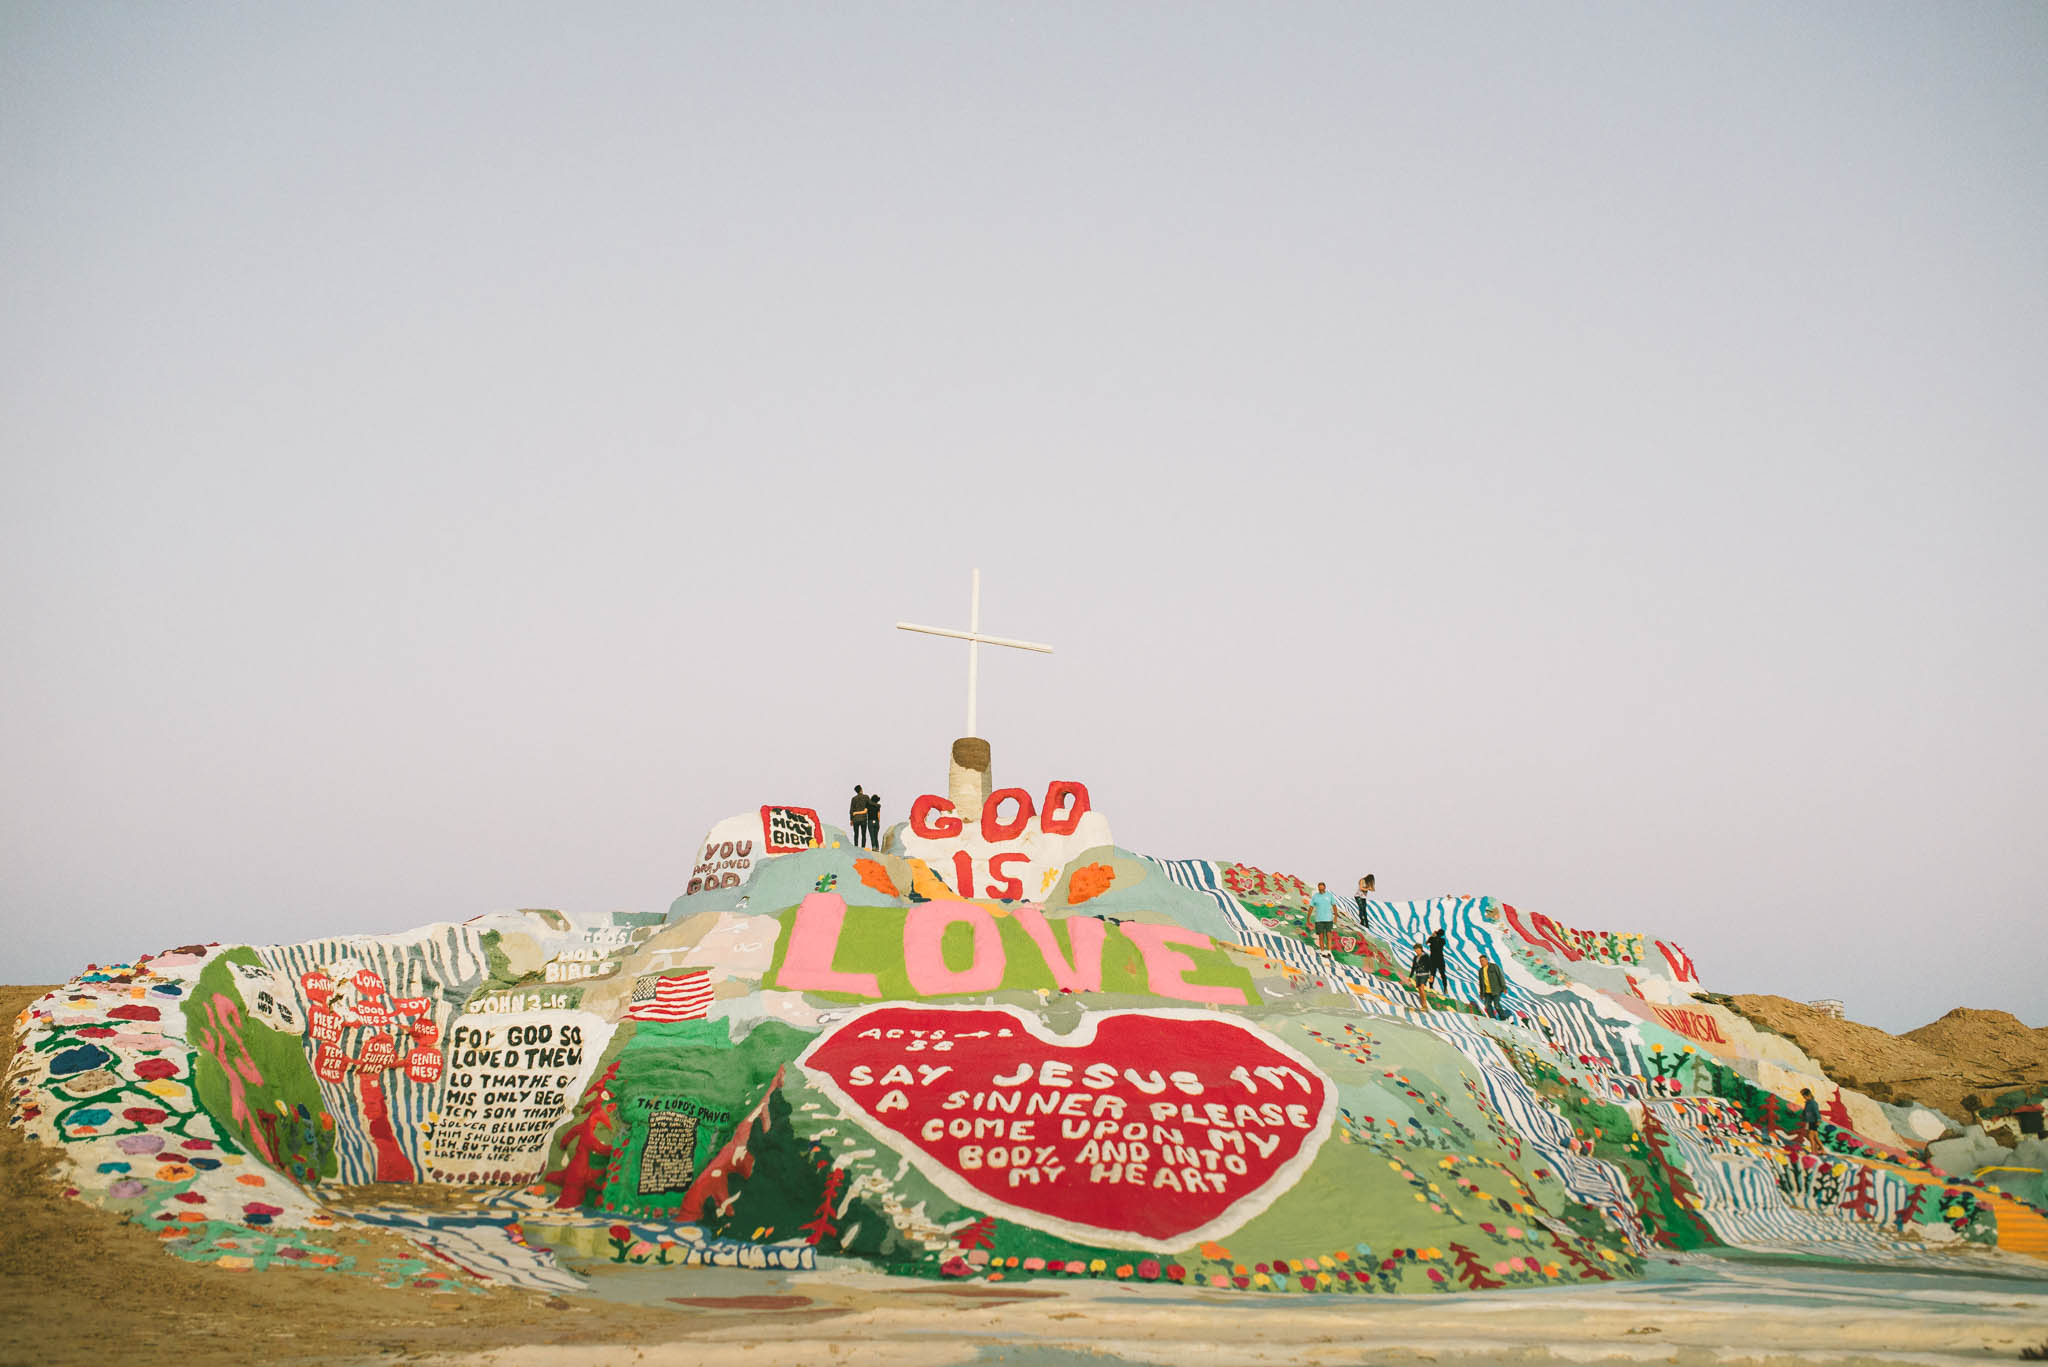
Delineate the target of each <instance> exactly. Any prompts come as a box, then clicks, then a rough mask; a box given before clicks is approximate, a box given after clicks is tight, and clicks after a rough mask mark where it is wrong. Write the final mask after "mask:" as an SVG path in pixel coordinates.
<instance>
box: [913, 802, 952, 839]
mask: <svg viewBox="0 0 2048 1367" xmlns="http://www.w3.org/2000/svg"><path fill="white" fill-rule="evenodd" d="M952 810H953V799H951V798H949V797H936V796H934V795H933V794H931V793H926V794H925V795H924V796H923V797H921V798H919V799H918V800H917V801H915V802H913V803H911V804H910V829H911V831H912V832H913V833H914V834H917V835H921V836H923V837H924V838H925V839H926V840H950V839H951V838H952V837H954V836H956V835H958V834H960V818H959V817H957V816H942V817H940V818H939V819H938V820H936V821H934V820H932V813H933V812H950V811H952Z"/></svg>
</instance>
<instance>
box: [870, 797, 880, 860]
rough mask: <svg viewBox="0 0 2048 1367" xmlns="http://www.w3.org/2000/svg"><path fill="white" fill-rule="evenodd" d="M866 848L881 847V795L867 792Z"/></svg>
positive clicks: (874, 848)
mask: <svg viewBox="0 0 2048 1367" xmlns="http://www.w3.org/2000/svg"><path fill="white" fill-rule="evenodd" d="M868 848H869V849H871V850H879V849H881V848H882V795H881V794H880V793H869V794H868Z"/></svg>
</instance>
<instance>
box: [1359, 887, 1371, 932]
mask: <svg viewBox="0 0 2048 1367" xmlns="http://www.w3.org/2000/svg"><path fill="white" fill-rule="evenodd" d="M1372 894H1373V881H1372V875H1371V874H1369V873H1368V874H1367V875H1366V876H1365V877H1363V878H1361V879H1359V880H1358V924H1359V925H1361V926H1363V927H1364V928H1365V929H1367V930H1371V929H1372V919H1371V917H1369V916H1368V915H1367V914H1366V910H1365V904H1366V903H1367V902H1370V901H1371V900H1372Z"/></svg>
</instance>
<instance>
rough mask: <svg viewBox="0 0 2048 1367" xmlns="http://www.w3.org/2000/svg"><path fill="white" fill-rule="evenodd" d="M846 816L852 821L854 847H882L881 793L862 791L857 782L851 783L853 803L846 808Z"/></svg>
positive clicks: (873, 848) (864, 848) (869, 848)
mask: <svg viewBox="0 0 2048 1367" xmlns="http://www.w3.org/2000/svg"><path fill="white" fill-rule="evenodd" d="M846 815H847V818H848V819H849V820H850V821H852V822H853V843H854V846H855V848H857V849H863V850H879V849H881V848H882V795H881V794H880V793H864V792H862V791H861V789H860V785H859V784H858V783H856V784H854V785H853V803H852V805H851V806H850V807H848V809H847V813H846Z"/></svg>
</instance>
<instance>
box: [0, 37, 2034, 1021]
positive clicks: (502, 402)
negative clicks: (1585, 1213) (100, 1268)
mask: <svg viewBox="0 0 2048 1367" xmlns="http://www.w3.org/2000/svg"><path fill="white" fill-rule="evenodd" d="M0 15H4V20H0V269H4V272H5V276H4V279H5V287H6V289H5V300H6V303H5V307H4V309H0V442H4V446H0V633H4V635H0V639H4V641H5V643H6V646H5V649H4V651H0V772H4V775H5V779H4V784H0V923H4V926H5V928H6V932H7V939H6V942H5V948H4V949H0V979H5V980H7V981H15V982H21V981H50V980H54V979H58V978H60V977H63V976H65V975H68V974H69V973H71V972H73V971H76V970H78V969H79V968H81V967H82V966H83V965H84V964H85V963H86V962H87V961H89V960H97V961H108V960H113V959H124V958H129V957H132V956H133V955H134V954H136V953H138V952H143V951H151V950H158V949H162V948H165V947H168V946H172V945H177V944H181V943H186V942H190V941H196V940H215V939H218V940H223V941H231V942H232V941H240V940H252V941H257V942H263V941H277V940H294V939H303V938H307V937H311V936H314V935H317V934H327V933H336V932H341V931H387V930H396V929H400V928H403V927H408V926H412V925H417V924H421V923H424V922H427V921H431V920H438V919H451V918H453V919H461V918H465V917H468V916H472V915H476V914H478V913H481V912H484V911H488V910H492V909H496V908H501V907H507V906H560V907H567V908H573V909H577V910H580V911H590V912H595V911H605V910H611V909H615V908H617V909H634V910H649V909H660V908H665V907H666V906H667V905H668V903H669V901H670V900H671V899H672V898H673V897H674V896H676V895H677V894H678V893H680V892H681V891H682V888H683V885H684V883H685V881H686V879H687V875H688V869H689V864H690V855H691V851H692V847H693V845H694V843H695V841H696V840H697V839H698V837H699V836H700V835H701V834H702V832H703V831H704V829H705V828H706V827H707V826H708V825H709V824H710V823H711V822H713V821H714V820H716V819H718V818H719V817H722V816H725V815H728V814H731V813H734V812H738V811H741V810H745V809H748V808H751V807H754V806H758V805H759V804H761V803H763V802H802V803H808V804H811V805H815V806H817V807H819V808H820V809H821V810H823V811H824V812H826V814H827V815H828V816H832V817H835V818H836V819H838V820H841V821H843V820H844V812H845V797H846V794H847V793H848V791H849V790H850V788H851V786H852V785H853V784H854V783H856V782H860V783H865V784H867V785H868V786H869V787H870V788H879V789H880V790H881V791H882V793H883V794H884V799H885V803H886V813H885V815H886V819H888V820H892V821H893V820H895V819H897V818H899V817H901V816H902V815H903V813H904V811H905V809H906V808H907V806H908V804H909V801H910V799H911V798H912V797H914V796H915V795H916V794H918V793H920V792H927V791H944V781H945V760H946V747H947V744H948V742H950V741H951V739H952V738H953V737H954V736H955V735H957V734H959V732H960V730H961V729H962V723H963V715H962V713H963V710H964V709H963V698H962V694H963V677H964V672H965V661H964V659H963V658H962V657H963V656H964V653H965V648H964V647H962V646H959V645H957V644H955V643H951V642H945V641H940V640H935V639H932V638H929V637H919V636H911V635H907V634H905V633H901V632H897V631H895V630H893V629H892V626H891V624H892V623H893V622H895V621H896V620H898V619H899V618H902V619H908V620H911V621H924V622H933V623H936V624H939V625H964V620H965V617H966V610H967V601H966V600H967V579H968V570H969V569H970V568H971V567H972V566H974V565H976V564H979V565H980V566H981V567H982V569H983V571H984V577H985V589H984V602H983V607H984V627H985V629H987V630H990V631H993V632H996V633H999V634H1005V635H1012V636H1021V637H1024V638H1027V639H1036V640H1045V641H1050V642H1052V643H1053V644H1054V645H1056V646H1057V647H1058V653H1057V654H1055V655H1052V656H1050V657H1045V656H1035V655H1023V654H1019V653H1016V652H987V651H985V652H984V655H983V669H982V673H983V692H982V725H981V728H980V729H981V731H982V734H984V735H986V736H987V737H988V738H989V739H990V741H991V742H992V744H993V745H994V748H995V761H996V773H997V778H998V780H999V781H1003V782H1010V783H1018V784H1022V785H1024V786H1027V787H1029V788H1031V789H1033V790H1034V791H1037V790H1039V789H1041V788H1042V787H1043V785H1044V783H1045V781H1046V780H1047V779H1051V778H1077V779H1081V780H1084V781H1086V782H1087V783H1088V784H1089V785H1090V787H1091V789H1092V791H1093V794H1094V798H1095V802H1096V805H1097V806H1098V807H1099V808H1100V809H1102V810H1103V811H1104V812H1105V813H1106V814H1107V815H1108V817H1109V819H1110V821H1111V823H1112V825H1113V827H1114V829H1115V831H1116V833H1117V836H1118V839H1119V841H1120V843H1122V844H1124V845H1126V846H1129V847H1131V848H1134V849H1137V850H1141V851H1144V852H1147V853H1152V854H1158V855H1164V856H1194V855H1199V856H1207V857H1214V858H1234V859H1242V860H1246V861H1248V862H1252V863H1256V864H1259V865H1261V866H1262V867H1266V868H1269V869H1271V868H1277V869H1281V870H1285V871H1289V872H1293V873H1298V874H1300V875H1302V876H1303V877H1306V878H1310V879H1317V878H1323V879H1328V880H1330V881H1332V882H1333V883H1337V884H1340V885H1342V886H1349V885H1350V883H1351V882H1352V881H1353V880H1355V879H1356V877H1357V876H1358V875H1359V874H1360V873H1363V872H1365V871H1366V870H1368V869H1370V870H1373V871H1375V872H1376V873H1377V874H1378V875H1379V885H1380V888H1381V889H1382V892H1383V894H1384V895H1387V896H1391V897H1397V898H1400V897H1423V896H1431V895H1436V894H1441V893H1446V892H1461V893H1492V894H1495V895H1497V896H1500V897H1503V898H1505V899H1506V900H1508V901H1511V902H1513V903H1515V904H1516V905H1518V906H1521V907H1524V908H1526V909H1530V910H1536V911H1543V912H1546V913H1548V914H1550V915H1552V916H1555V917H1557V918H1558V919H1560V920H1563V921H1566V922H1569V923H1572V924H1575V925H1581V926H1588V927H1613V928H1632V929H1643V930H1649V931H1652V932H1655V933H1658V934H1662V935H1665V936H1667V937H1670V938H1675V939H1676V940H1678V941H1679V942H1681V943H1683V944H1684V945H1686V946H1687V947H1688V948H1689V949H1690V950H1691V951H1692V954H1693V956H1694V958H1695V960H1696V961H1697V962H1698V964H1699V967H1700V970H1701V973H1702V975H1703V977H1704V978H1705V979H1706V982H1707V985H1708V986H1709V987H1712V988H1715V989H1717V990H1721V991H1730V992H1742V991H1763V992H1782V993H1786V994H1789V995H1791V996H1795V997H1801V998H1812V997H1820V996H1837V997H1841V998H1844V999H1845V1000H1846V1001H1847V1002H1848V1005H1849V1010H1850V1014H1852V1015H1853V1016H1857V1017H1859V1018H1861V1019H1864V1020H1868V1021H1871V1022H1873V1023H1876V1024H1880V1025H1884V1026H1887V1027H1891V1028H1894V1029H1900V1028H1906V1027H1910V1026H1914V1025H1919V1024H1921V1023H1923V1022H1925V1021H1927V1020H1929V1019H1932V1018H1933V1017H1934V1016H1936V1015H1938V1014H1940V1013H1941V1012H1943V1011H1945V1010H1947V1009H1948V1008H1949V1007H1952V1006H1957V1005H1970V1006H1984V1007H2001V1008H2004V1009H2007V1010H2011V1011H2014V1012H2015V1013H2017V1014H2019V1015H2020V1016H2021V1017H2022V1018H2023V1019H2025V1020H2027V1021H2028V1022H2029V1023H2030V1024H2044V1023H2048V983H2044V971H2043V963H2044V959H2048V952H2044V951H2048V918H2044V910H2048V907H2044V900H2048V899H2044V896H2043V882H2044V874H2048V868H2044V864H2048V859H2044V850H2048V836H2044V826H2048V725H2044V717H2043V710H2044V709H2043V697H2044V692H2048V572H2044V570H2048V567H2044V559H2048V554H2044V533H2043V525H2044V523H2043V517H2044V513H2048V508H2044V502H2048V458H2044V457H2048V437H2044V433H2048V380H2044V376H2048V77H2044V72H2048V7H2044V6H2042V5H2039V4H2009V5H2008V4H1994V3H1971V4H1936V3H1929V4H1924V5H1918V6H1895V5H1882V4H1874V3H1867V2H1865V0H1857V3H1852V4H1843V5H1816V4H1796V5H1787V4H1783V3H1770V4H1759V5H1734V4H1713V5H1695V6H1671V5H1657V6H1645V5H1638V4H1616V5H1612V6H1605V5H1591V6H1563V5H1544V6H1530V5H1517V4H1501V5H1488V6H1457V5H1442V4H1434V3H1432V4H1417V5H1412V6H1398V7H1382V6H1372V5H1364V4H1341V5H1328V6H1312V5H1284V6H1272V5H1250V4H1246V5H1239V6H1193V5H1184V4H1170V5H1164V4H1163V5H1156V6H1147V5H1137V4H1099V5H1086V6H1071V7H1068V6H1056V5H1041V4H1034V5H1028V6H994V5H987V6H970V5H962V4H947V5H936V4H934V5H886V6H885V5H851V6H849V5H818V6H805V7H791V6H777V5H745V6H740V5H731V6H708V5H676V4H658V5H647V6H644V7H639V6H630V5H607V6H596V7H551V8H545V9H520V8H515V7H511V6H507V5H502V4H491V5H484V6H478V7H475V8H470V9H464V8H461V7H457V6H454V5H428V6H419V5H405V6H392V7H379V6H373V5H368V4H361V3H350V4H346V5H334V6H327V7H321V6H312V5H292V6H269V7H262V6H250V7H238V8H235V9H225V8H216V7H210V6H202V5H162V6H156V5H138V4H80V3H68V2H67V3H57V4H47V5H23V4H19V3H7V4H5V6H4V9H0Z"/></svg>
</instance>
